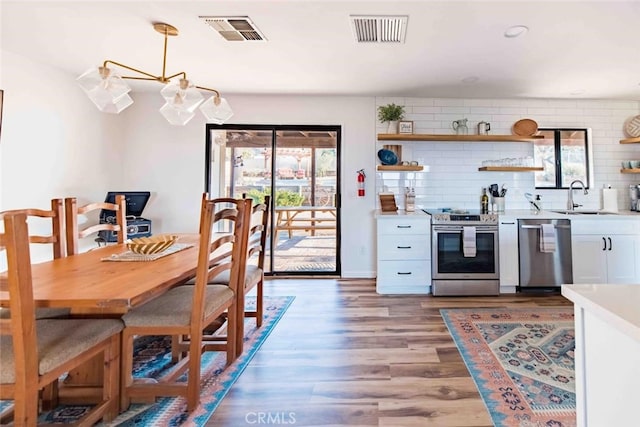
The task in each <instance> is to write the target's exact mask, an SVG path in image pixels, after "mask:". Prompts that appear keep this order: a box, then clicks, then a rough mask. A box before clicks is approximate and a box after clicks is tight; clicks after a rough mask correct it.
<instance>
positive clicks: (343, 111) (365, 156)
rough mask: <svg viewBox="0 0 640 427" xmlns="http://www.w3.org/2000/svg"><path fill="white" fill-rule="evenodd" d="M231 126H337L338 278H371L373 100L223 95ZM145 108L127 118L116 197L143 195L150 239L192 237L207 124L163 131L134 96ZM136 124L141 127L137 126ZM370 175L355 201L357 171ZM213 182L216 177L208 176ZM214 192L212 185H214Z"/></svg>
mask: <svg viewBox="0 0 640 427" xmlns="http://www.w3.org/2000/svg"><path fill="white" fill-rule="evenodd" d="M226 98H227V99H228V101H229V103H230V104H231V106H232V108H233V110H234V116H233V117H232V118H231V120H229V123H232V124H290V125H307V124H309V125H340V126H341V127H342V141H341V144H342V165H341V166H342V172H343V180H342V188H341V191H342V210H341V215H342V216H341V219H342V231H343V233H342V242H341V249H342V251H341V254H342V255H341V256H342V258H341V259H342V275H343V276H344V277H373V276H374V274H375V273H374V270H375V268H374V266H375V262H374V261H375V243H374V240H373V236H374V222H373V217H372V211H373V209H374V207H375V197H376V196H375V194H374V179H373V178H374V163H375V159H374V156H373V154H372V153H373V150H374V148H375V135H374V132H375V114H374V98H373V97H370V98H363V97H321V96H248V95H246V96H245V95H243V96H240V95H238V96H229V95H226ZM134 99H135V103H136V104H134V105H138V106H143V108H139V109H138V110H137V111H135V112H134V113H133V114H131V115H129V116H128V117H127V124H126V129H125V133H126V135H127V138H126V140H127V143H126V150H125V152H126V155H125V157H124V159H123V164H122V166H123V188H122V190H149V191H152V198H151V200H150V202H149V205H148V207H147V209H146V210H145V212H144V216H145V217H148V218H150V219H152V220H153V229H154V232H168V231H174V232H193V231H195V230H196V229H197V227H198V214H199V208H200V198H201V194H202V191H203V190H204V153H205V121H204V118H203V117H202V116H201V115H200V114H198V115H197V116H196V117H195V118H194V119H193V120H192V121H191V122H189V123H188V124H187V125H186V126H185V127H174V126H171V125H169V124H168V123H167V122H166V121H165V120H164V118H163V117H162V116H161V115H160V114H159V113H158V112H157V110H158V108H160V107H161V106H162V101H163V100H162V98H161V97H160V96H159V95H158V94H156V93H144V94H135V95H134ZM140 123H144V125H143V126H141V125H140ZM361 168H364V169H365V170H366V171H367V172H368V173H370V177H371V178H370V179H369V180H368V183H367V186H368V190H369V191H367V195H366V197H364V198H358V197H356V170H358V169H361ZM214 178H215V177H214ZM214 186H216V183H214Z"/></svg>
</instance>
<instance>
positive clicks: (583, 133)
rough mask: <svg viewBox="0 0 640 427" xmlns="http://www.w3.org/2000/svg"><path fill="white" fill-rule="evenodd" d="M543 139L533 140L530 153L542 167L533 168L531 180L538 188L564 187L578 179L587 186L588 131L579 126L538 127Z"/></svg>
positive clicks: (590, 175) (590, 174)
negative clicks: (536, 170) (538, 170)
mask: <svg viewBox="0 0 640 427" xmlns="http://www.w3.org/2000/svg"><path fill="white" fill-rule="evenodd" d="M540 134H541V135H542V136H544V138H543V139H538V140H536V141H535V142H534V151H533V156H534V159H535V164H536V165H542V166H543V167H544V171H542V172H536V177H535V183H536V188H539V189H567V188H569V185H571V182H572V181H575V180H577V179H579V180H580V181H582V182H583V183H584V184H585V186H586V187H587V188H589V187H591V183H592V179H593V169H592V165H591V131H590V130H589V129H584V128H582V129H579V128H541V129H540Z"/></svg>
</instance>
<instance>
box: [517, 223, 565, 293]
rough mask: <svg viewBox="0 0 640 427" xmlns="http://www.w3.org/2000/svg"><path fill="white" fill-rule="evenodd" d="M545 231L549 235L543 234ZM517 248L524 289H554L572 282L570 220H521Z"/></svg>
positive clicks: (521, 281)
mask: <svg viewBox="0 0 640 427" xmlns="http://www.w3.org/2000/svg"><path fill="white" fill-rule="evenodd" d="M543 224H544V225H545V227H543ZM543 231H545V232H547V234H546V235H543ZM543 239H544V242H541V240H543ZM545 243H546V247H545V246H543V244H545ZM518 248H519V260H520V288H521V290H526V289H527V288H549V289H553V288H558V287H559V286H560V285H561V284H563V283H573V269H572V267H571V221H570V220H568V219H521V220H518Z"/></svg>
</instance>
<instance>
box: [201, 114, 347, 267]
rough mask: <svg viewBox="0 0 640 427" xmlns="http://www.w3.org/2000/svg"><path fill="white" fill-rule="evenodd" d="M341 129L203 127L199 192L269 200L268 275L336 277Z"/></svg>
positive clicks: (337, 263)
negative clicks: (203, 156)
mask: <svg viewBox="0 0 640 427" xmlns="http://www.w3.org/2000/svg"><path fill="white" fill-rule="evenodd" d="M339 143H340V127H339V126H264V125H253V126H251V125H220V126H218V125H207V144H206V147H207V150H206V164H205V179H206V182H205V190H206V191H208V192H209V193H211V194H212V195H213V196H215V197H242V196H245V197H251V198H253V199H254V200H259V201H261V200H263V197H264V195H266V194H269V195H275V197H273V198H272V199H273V200H274V202H273V203H272V212H271V233H270V236H271V239H270V242H269V243H270V244H269V245H268V250H267V261H266V264H267V266H266V269H267V272H269V273H271V274H283V275H339V274H340V260H339V256H338V254H339V247H340V233H339V230H340V221H339V218H340V215H339V200H340V195H339V190H338V189H339V188H340V186H339V164H340V162H339Z"/></svg>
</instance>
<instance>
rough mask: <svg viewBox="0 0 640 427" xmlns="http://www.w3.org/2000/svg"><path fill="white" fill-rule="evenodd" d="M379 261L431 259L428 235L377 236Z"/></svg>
mask: <svg viewBox="0 0 640 427" xmlns="http://www.w3.org/2000/svg"><path fill="white" fill-rule="evenodd" d="M378 259H379V260H407V259H431V242H430V241H429V235H426V234H418V235H415V236H393V235H380V236H378Z"/></svg>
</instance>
